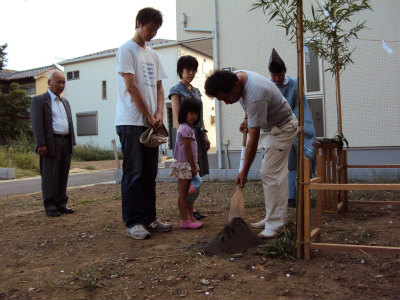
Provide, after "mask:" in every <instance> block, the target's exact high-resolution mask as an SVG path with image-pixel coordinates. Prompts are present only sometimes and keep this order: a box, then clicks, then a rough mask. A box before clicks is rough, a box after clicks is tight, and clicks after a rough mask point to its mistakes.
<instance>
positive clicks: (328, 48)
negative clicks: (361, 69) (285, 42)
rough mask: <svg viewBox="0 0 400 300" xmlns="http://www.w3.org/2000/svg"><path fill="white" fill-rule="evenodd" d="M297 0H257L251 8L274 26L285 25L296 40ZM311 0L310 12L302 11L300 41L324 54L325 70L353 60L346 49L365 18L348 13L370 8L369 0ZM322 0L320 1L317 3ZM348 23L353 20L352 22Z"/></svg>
mask: <svg viewBox="0 0 400 300" xmlns="http://www.w3.org/2000/svg"><path fill="white" fill-rule="evenodd" d="M297 2H298V1H297V0H259V1H258V2H256V3H254V4H253V5H252V9H258V8H259V9H262V10H263V12H264V14H265V15H268V16H269V20H268V22H271V21H272V20H273V19H276V21H277V22H278V26H279V27H282V28H284V29H285V32H286V36H288V38H289V41H290V42H292V43H295V42H296V32H297V10H296V8H297ZM315 2H316V5H314V4H313V3H311V6H310V11H311V16H309V17H308V16H306V15H305V14H303V32H304V34H305V36H310V37H309V38H306V39H305V41H304V45H306V46H308V47H310V48H311V49H312V51H313V52H314V53H315V54H317V55H318V56H319V57H322V58H324V59H325V60H326V61H327V62H328V63H329V66H328V68H327V69H326V70H327V71H330V72H332V74H333V75H334V74H336V72H337V71H341V70H344V69H345V68H346V66H347V65H348V64H350V63H353V60H352V59H351V55H352V53H353V51H354V48H353V49H350V47H349V42H350V39H351V38H358V36H357V34H358V32H359V31H361V30H362V29H365V28H366V26H365V22H366V21H363V22H358V21H356V22H354V20H352V17H354V16H355V15H356V14H357V13H359V12H361V11H363V10H365V9H369V10H372V8H371V5H370V0H326V1H325V3H324V1H320V0H316V1H315ZM320 3H322V4H320ZM352 24H356V25H355V26H352Z"/></svg>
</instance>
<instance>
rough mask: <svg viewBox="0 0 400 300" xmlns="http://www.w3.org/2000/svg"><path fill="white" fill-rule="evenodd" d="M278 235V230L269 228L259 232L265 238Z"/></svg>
mask: <svg viewBox="0 0 400 300" xmlns="http://www.w3.org/2000/svg"><path fill="white" fill-rule="evenodd" d="M277 235H278V233H277V232H276V231H273V230H269V229H264V230H263V231H261V232H260V233H259V234H258V236H259V237H260V238H263V239H272V238H274V237H276V236H277Z"/></svg>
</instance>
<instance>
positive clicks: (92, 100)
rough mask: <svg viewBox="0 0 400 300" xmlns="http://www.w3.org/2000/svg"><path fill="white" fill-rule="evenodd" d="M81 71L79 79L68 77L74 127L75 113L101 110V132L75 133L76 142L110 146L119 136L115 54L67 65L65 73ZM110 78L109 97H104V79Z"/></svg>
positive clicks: (108, 85)
mask: <svg viewBox="0 0 400 300" xmlns="http://www.w3.org/2000/svg"><path fill="white" fill-rule="evenodd" d="M75 70H79V79H77V80H67V82H66V87H65V97H66V98H67V99H68V100H69V102H70V104H71V110H72V115H73V119H74V126H75V130H76V128H77V125H76V114H77V113H81V112H89V111H97V112H98V135H92V136H76V138H77V139H76V141H77V144H80V145H84V144H88V143H91V144H94V145H98V146H100V147H103V148H108V149H111V140H112V139H116V140H118V138H117V135H116V132H115V126H114V120H115V107H116V95H117V88H116V86H117V85H116V75H115V56H109V57H105V58H101V59H96V60H89V61H82V62H77V63H73V64H68V65H65V67H64V72H65V73H67V72H70V71H75ZM103 80H106V81H107V99H106V100H102V81H103Z"/></svg>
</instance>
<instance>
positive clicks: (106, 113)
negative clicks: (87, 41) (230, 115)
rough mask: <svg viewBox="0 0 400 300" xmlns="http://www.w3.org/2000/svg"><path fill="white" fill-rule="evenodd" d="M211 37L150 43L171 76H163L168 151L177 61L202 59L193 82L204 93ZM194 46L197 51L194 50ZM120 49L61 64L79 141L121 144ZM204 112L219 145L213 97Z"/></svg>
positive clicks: (169, 148)
mask: <svg viewBox="0 0 400 300" xmlns="http://www.w3.org/2000/svg"><path fill="white" fill-rule="evenodd" d="M208 40H209V38H205V39H204V38H200V39H191V40H187V41H182V42H177V41H171V40H160V39H156V40H153V41H151V42H150V43H148V44H147V45H148V46H149V47H152V48H153V49H155V50H156V51H157V52H158V54H159V55H160V58H161V61H162V64H163V66H164V69H165V71H166V73H167V76H168V78H167V79H165V80H163V87H164V95H165V107H164V123H165V124H166V126H167V128H168V129H169V132H170V138H169V141H168V143H167V144H164V145H162V146H161V147H160V150H163V151H164V153H165V154H168V155H169V156H171V155H172V149H173V146H174V142H175V141H174V139H175V132H176V129H175V128H173V122H172V109H171V101H170V100H169V99H168V98H167V97H168V94H169V90H170V88H171V87H172V86H174V85H175V84H177V83H178V80H179V79H178V75H177V73H176V62H177V60H178V57H180V56H181V55H187V54H190V55H193V56H195V57H196V58H197V60H198V61H199V70H198V73H197V76H196V78H195V79H194V82H193V85H195V86H196V87H198V88H200V90H201V92H202V94H203V95H204V91H203V88H204V81H205V78H206V75H207V74H208V73H209V72H210V71H211V70H212V69H213V60H212V50H211V53H210V51H209V49H207V48H204V46H203V45H206V46H208V45H209V43H208ZM193 47H195V48H196V49H197V51H194V50H192V48H193ZM117 50H118V49H110V50H106V51H101V52H97V53H93V54H89V55H85V56H82V57H77V58H72V59H68V60H64V61H62V62H60V63H59V64H60V65H62V66H63V67H64V73H65V74H66V78H67V83H66V87H65V97H66V98H67V99H68V100H69V101H70V103H71V109H72V114H73V116H74V123H75V128H76V131H77V132H76V137H77V143H78V144H81V145H83V144H88V143H89V144H93V145H98V146H100V147H103V148H111V140H112V139H115V140H116V142H117V143H118V144H119V138H118V136H117V134H116V131H115V125H114V120H115V109H116V103H117V101H116V99H117V81H116V76H117V74H116V64H115V55H116V52H117ZM203 102H204V114H205V118H204V119H205V123H206V128H207V129H208V130H209V132H210V134H209V136H210V140H211V141H212V147H214V148H215V146H216V138H215V118H212V117H211V116H215V111H214V104H215V101H214V100H210V98H208V97H206V96H204V97H203Z"/></svg>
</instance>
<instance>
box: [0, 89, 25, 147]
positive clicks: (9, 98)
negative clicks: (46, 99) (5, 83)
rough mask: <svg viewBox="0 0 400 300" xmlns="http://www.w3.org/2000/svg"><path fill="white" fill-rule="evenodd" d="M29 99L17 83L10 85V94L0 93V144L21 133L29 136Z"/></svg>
mask: <svg viewBox="0 0 400 300" xmlns="http://www.w3.org/2000/svg"><path fill="white" fill-rule="evenodd" d="M30 103H31V97H29V96H27V95H26V91H24V90H22V89H20V88H19V84H18V83H11V85H10V92H9V93H8V94H3V93H1V92H0V144H4V143H5V142H6V141H7V140H9V139H15V138H16V137H17V136H18V135H20V134H21V133H25V134H30V135H31V132H32V130H31V127H30V121H29V106H30Z"/></svg>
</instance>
